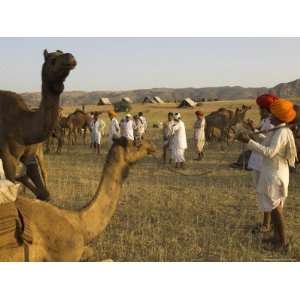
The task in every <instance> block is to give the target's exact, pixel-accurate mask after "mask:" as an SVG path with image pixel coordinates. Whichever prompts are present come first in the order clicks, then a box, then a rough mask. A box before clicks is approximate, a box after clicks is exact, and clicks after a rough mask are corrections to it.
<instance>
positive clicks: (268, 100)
mask: <svg viewBox="0 0 300 300" xmlns="http://www.w3.org/2000/svg"><path fill="white" fill-rule="evenodd" d="M276 100H278V97H276V96H273V95H271V94H264V95H261V96H259V97H257V98H256V103H257V105H258V106H259V107H261V108H265V109H267V110H269V109H270V106H271V105H272V104H273V103H274V101H276Z"/></svg>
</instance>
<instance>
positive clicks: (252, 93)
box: [22, 79, 300, 106]
mask: <svg viewBox="0 0 300 300" xmlns="http://www.w3.org/2000/svg"><path fill="white" fill-rule="evenodd" d="M267 92H272V93H274V94H275V95H278V96H280V97H287V98H289V97H300V79H297V80H295V81H291V82H288V83H280V84H278V85H276V86H274V87H273V88H266V87H261V88H244V87H241V86H224V87H205V88H180V89H172V88H153V89H140V90H130V91H114V92H113V91H93V92H84V91H71V92H68V91H66V92H64V93H63V95H62V105H82V104H96V103H97V102H98V100H99V98H100V97H108V98H110V100H111V101H112V102H117V101H119V100H120V99H121V98H122V97H130V98H131V99H132V100H133V101H134V102H140V101H142V100H143V99H144V98H145V97H146V96H149V97H153V96H158V97H160V98H161V99H163V100H165V101H169V102H171V101H178V100H181V99H183V98H187V97H189V98H191V99H194V100H196V101H197V100H199V99H201V98H207V99H216V98H217V99H223V100H236V99H251V98H256V97H257V96H258V95H260V94H263V93H267ZM22 95H23V97H24V98H25V99H26V100H27V102H28V103H29V104H30V105H33V106H35V105H37V104H38V103H39V101H40V93H24V94H22Z"/></svg>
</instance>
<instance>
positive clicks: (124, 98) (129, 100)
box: [121, 97, 132, 104]
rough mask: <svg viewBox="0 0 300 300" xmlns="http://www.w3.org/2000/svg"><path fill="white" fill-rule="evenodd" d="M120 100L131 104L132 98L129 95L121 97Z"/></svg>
mask: <svg viewBox="0 0 300 300" xmlns="http://www.w3.org/2000/svg"><path fill="white" fill-rule="evenodd" d="M121 101H123V102H126V103H130V104H132V100H131V99H130V98H129V97H123V98H122V99H121Z"/></svg>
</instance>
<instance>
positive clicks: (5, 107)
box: [0, 50, 76, 199]
mask: <svg viewBox="0 0 300 300" xmlns="http://www.w3.org/2000/svg"><path fill="white" fill-rule="evenodd" d="M44 59H45V61H44V64H43V67H42V100H41V104H40V107H39V109H38V110H36V111H31V110H30V109H29V108H28V107H27V105H26V104H25V102H24V100H23V98H22V97H21V96H20V95H18V94H16V93H13V92H9V91H0V158H1V159H2V161H3V169H4V172H5V176H6V178H7V179H8V180H10V181H13V182H14V181H15V180H16V166H17V162H18V161H19V160H21V161H23V163H25V164H26V165H27V163H28V165H27V176H28V178H30V179H31V180H32V181H33V183H34V185H35V186H36V187H37V186H38V185H39V184H40V183H41V176H40V174H39V172H38V164H37V162H36V159H35V152H34V149H36V146H32V148H31V146H30V145H34V144H38V143H41V142H43V141H45V140H46V139H47V138H48V137H49V135H50V134H51V132H52V130H53V128H54V126H55V124H56V121H57V116H58V109H59V98H60V94H61V93H62V92H63V90H64V84H63V83H64V81H65V79H66V78H67V76H68V75H69V73H70V71H71V70H72V69H74V67H75V66H76V61H75V59H74V57H73V55H72V54H70V53H63V52H61V51H56V52H53V53H48V51H47V50H45V51H44ZM25 153H26V155H25V156H24V154H25ZM26 182H27V181H23V183H24V184H25V185H26ZM28 187H29V188H30V189H31V188H32V187H31V186H28ZM36 195H37V197H38V198H40V199H47V198H48V195H47V194H45V193H37V194H36Z"/></svg>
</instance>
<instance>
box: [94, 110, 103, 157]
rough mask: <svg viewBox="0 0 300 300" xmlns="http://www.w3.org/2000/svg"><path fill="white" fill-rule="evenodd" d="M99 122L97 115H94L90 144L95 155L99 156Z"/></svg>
mask: <svg viewBox="0 0 300 300" xmlns="http://www.w3.org/2000/svg"><path fill="white" fill-rule="evenodd" d="M101 137H102V134H101V122H100V120H99V116H98V115H97V114H95V115H94V123H93V125H92V143H93V146H94V148H95V149H96V152H97V154H100V144H101Z"/></svg>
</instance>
